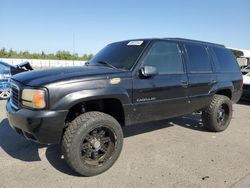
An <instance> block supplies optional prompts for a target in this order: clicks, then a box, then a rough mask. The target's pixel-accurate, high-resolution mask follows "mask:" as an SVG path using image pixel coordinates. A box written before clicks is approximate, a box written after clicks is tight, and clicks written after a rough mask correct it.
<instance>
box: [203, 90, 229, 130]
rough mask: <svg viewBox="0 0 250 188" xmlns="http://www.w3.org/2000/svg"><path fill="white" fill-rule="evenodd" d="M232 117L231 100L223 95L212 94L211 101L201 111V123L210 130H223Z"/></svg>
mask: <svg viewBox="0 0 250 188" xmlns="http://www.w3.org/2000/svg"><path fill="white" fill-rule="evenodd" d="M231 119H232V102H231V100H230V99H229V98H228V97H226V96H223V95H214V97H213V99H212V102H211V104H210V106H209V107H207V108H206V109H205V110H204V111H203V112H202V121H203V124H204V125H205V126H206V127H207V128H208V129H209V130H211V131H214V132H220V131H224V130H225V129H226V128H227V127H228V125H229V123H230V121H231Z"/></svg>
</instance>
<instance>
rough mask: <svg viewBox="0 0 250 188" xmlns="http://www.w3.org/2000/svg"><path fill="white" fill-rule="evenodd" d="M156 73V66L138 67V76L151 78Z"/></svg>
mask: <svg viewBox="0 0 250 188" xmlns="http://www.w3.org/2000/svg"><path fill="white" fill-rule="evenodd" d="M156 75H158V71H157V68H156V67H153V66H144V67H142V68H141V69H140V76H142V77H144V78H152V77H154V76H156Z"/></svg>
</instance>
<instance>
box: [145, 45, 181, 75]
mask: <svg viewBox="0 0 250 188" xmlns="http://www.w3.org/2000/svg"><path fill="white" fill-rule="evenodd" d="M143 65H148V66H154V67H156V68H157V70H158V72H159V73H162V74H164V73H166V74H167V73H183V64H182V59H181V56H180V53H179V49H178V46H177V44H175V43H168V42H156V43H154V44H153V46H152V47H151V49H150V50H149V52H148V54H147V55H146V57H145V58H144V60H143Z"/></svg>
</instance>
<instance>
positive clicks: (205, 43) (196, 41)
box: [163, 38, 225, 47]
mask: <svg viewBox="0 0 250 188" xmlns="http://www.w3.org/2000/svg"><path fill="white" fill-rule="evenodd" d="M163 39H164V40H172V41H179V42H187V43H196V44H203V45H208V46H218V47H225V46H224V45H221V44H216V43H211V42H204V41H199V40H192V39H185V38H163Z"/></svg>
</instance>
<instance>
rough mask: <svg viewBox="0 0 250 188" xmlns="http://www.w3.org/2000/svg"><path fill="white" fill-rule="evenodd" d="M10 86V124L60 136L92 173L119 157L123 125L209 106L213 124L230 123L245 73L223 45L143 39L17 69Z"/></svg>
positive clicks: (79, 166)
mask: <svg viewBox="0 0 250 188" xmlns="http://www.w3.org/2000/svg"><path fill="white" fill-rule="evenodd" d="M11 88H12V96H11V98H10V99H9V100H8V102H7V106H6V109H7V114H8V119H9V122H10V124H11V126H12V127H13V128H14V129H15V130H16V131H17V132H18V133H20V134H22V135H24V136H25V137H26V138H28V139H31V140H34V141H36V142H40V143H61V145H62V151H63V155H64V158H65V160H66V162H67V163H68V164H69V166H70V167H71V168H72V169H74V170H75V171H76V172H78V173H80V174H82V175H84V176H93V175H97V174H100V173H102V172H104V171H106V170H107V169H109V168H110V167H111V166H112V165H113V164H114V162H115V161H116V160H117V158H118V156H119V154H120V152H121V149H122V145H123V131H122V126H128V125H132V124H137V123H142V122H148V121H156V120H161V119H166V118H170V117H176V116H181V115H184V114H188V113H192V112H194V111H202V119H203V124H204V125H205V126H206V127H207V128H208V129H210V130H211V131H215V132H219V131H223V130H225V129H226V128H227V127H228V124H229V123H230V120H231V117H232V102H237V101H238V100H239V99H240V96H241V92H242V75H241V72H240V69H239V66H238V64H237V62H236V59H235V57H234V56H233V54H232V52H231V51H230V50H228V49H226V48H225V47H224V46H222V45H218V44H212V43H207V42H200V41H193V40H187V39H173V38H172V39H171V38H170V39H169V38H168V39H140V40H130V41H122V42H116V43H112V44H109V45H107V46H106V47H105V48H104V49H102V50H101V51H100V52H99V53H98V54H97V55H96V56H95V57H93V58H92V59H91V60H90V61H89V62H88V63H86V65H85V66H82V67H71V68H54V69H49V70H37V71H31V72H27V73H21V74H18V75H15V76H14V77H13V78H12V80H11Z"/></svg>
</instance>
